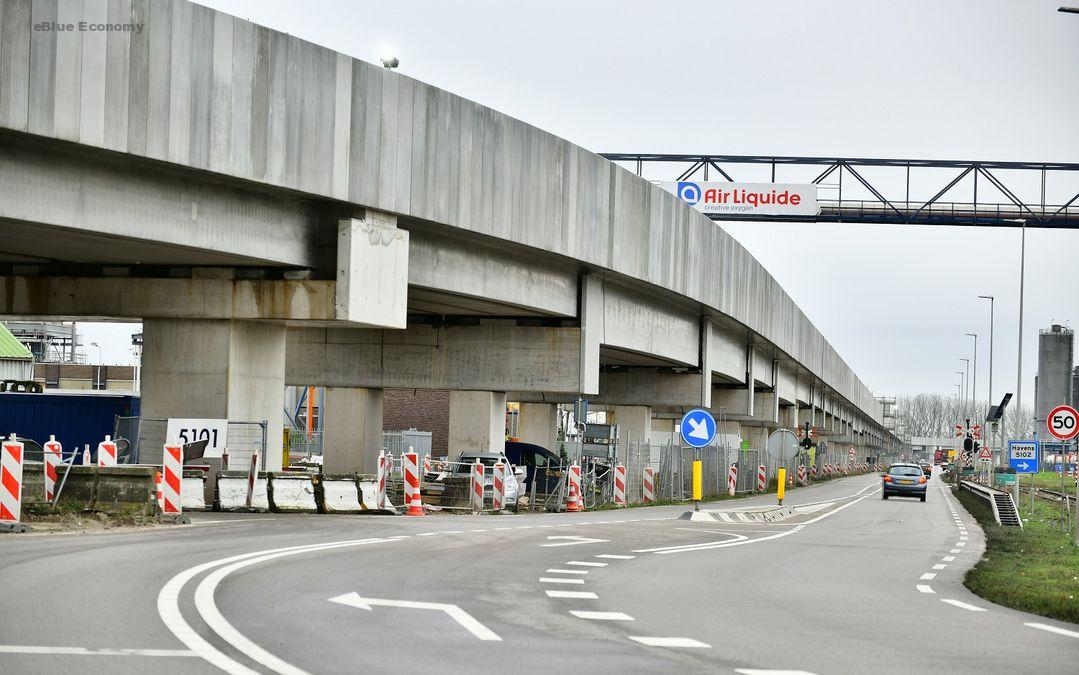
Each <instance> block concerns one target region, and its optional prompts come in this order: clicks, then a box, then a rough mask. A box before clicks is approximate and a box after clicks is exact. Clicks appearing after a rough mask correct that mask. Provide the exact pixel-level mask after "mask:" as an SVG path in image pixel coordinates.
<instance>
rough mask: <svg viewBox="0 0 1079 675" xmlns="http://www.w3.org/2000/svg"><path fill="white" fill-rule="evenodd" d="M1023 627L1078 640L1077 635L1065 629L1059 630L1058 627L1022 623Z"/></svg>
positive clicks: (1078, 634) (1078, 636)
mask: <svg viewBox="0 0 1079 675" xmlns="http://www.w3.org/2000/svg"><path fill="white" fill-rule="evenodd" d="M1023 625H1024V626H1030V627H1031V628H1037V629H1038V630H1044V631H1049V632H1050V633H1056V634H1057V635H1066V636H1068V637H1073V638H1079V633H1076V632H1075V631H1073V630H1068V629H1067V628H1060V627H1059V626H1050V625H1049V624H1047V623H1024V624H1023Z"/></svg>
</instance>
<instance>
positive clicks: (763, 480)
mask: <svg viewBox="0 0 1079 675" xmlns="http://www.w3.org/2000/svg"><path fill="white" fill-rule="evenodd" d="M767 489H768V469H767V468H765V466H764V465H763V464H761V465H760V466H758V467H757V492H764V491H765V490H767Z"/></svg>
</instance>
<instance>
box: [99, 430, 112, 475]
mask: <svg viewBox="0 0 1079 675" xmlns="http://www.w3.org/2000/svg"><path fill="white" fill-rule="evenodd" d="M97 465H98V466H99V467H104V466H116V443H115V442H114V441H113V440H112V437H111V436H106V437H105V440H103V441H101V442H100V443H98V444H97Z"/></svg>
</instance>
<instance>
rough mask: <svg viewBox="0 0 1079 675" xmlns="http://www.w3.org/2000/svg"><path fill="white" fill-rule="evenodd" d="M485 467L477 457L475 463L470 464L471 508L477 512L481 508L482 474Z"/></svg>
mask: <svg viewBox="0 0 1079 675" xmlns="http://www.w3.org/2000/svg"><path fill="white" fill-rule="evenodd" d="M486 468H487V467H485V466H484V465H483V462H481V461H480V460H479V459H478V458H477V459H476V463H475V464H473V465H472V484H471V487H472V490H471V493H472V498H471V502H472V510H473V511H475V512H479V511H482V510H483V474H484V473H485V470H486Z"/></svg>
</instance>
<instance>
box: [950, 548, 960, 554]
mask: <svg viewBox="0 0 1079 675" xmlns="http://www.w3.org/2000/svg"><path fill="white" fill-rule="evenodd" d="M948 553H962V551H960V550H959V549H957V548H953V549H952V550H950V551H948Z"/></svg>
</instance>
